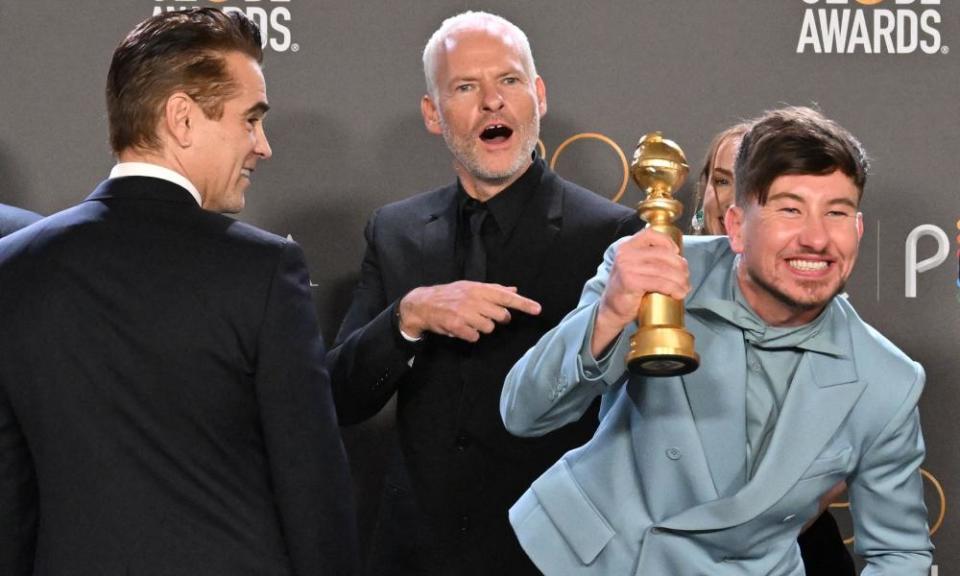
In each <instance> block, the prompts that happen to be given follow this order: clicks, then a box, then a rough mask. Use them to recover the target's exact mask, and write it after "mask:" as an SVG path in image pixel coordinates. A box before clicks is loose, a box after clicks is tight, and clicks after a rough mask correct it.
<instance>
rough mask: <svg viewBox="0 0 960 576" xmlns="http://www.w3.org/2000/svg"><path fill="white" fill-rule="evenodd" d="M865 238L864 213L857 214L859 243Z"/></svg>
mask: <svg viewBox="0 0 960 576" xmlns="http://www.w3.org/2000/svg"><path fill="white" fill-rule="evenodd" d="M861 238H863V212H857V242H859V241H860V239H861Z"/></svg>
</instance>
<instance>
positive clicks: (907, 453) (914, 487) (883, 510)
mask: <svg viewBox="0 0 960 576" xmlns="http://www.w3.org/2000/svg"><path fill="white" fill-rule="evenodd" d="M915 370H916V379H915V380H914V382H913V383H912V386H911V388H910V391H909V393H908V394H907V396H906V398H904V401H903V403H902V404H901V406H900V407H899V409H898V411H897V413H896V414H894V416H893V418H892V419H890V421H889V422H888V423H887V425H886V426H885V428H884V429H883V431H882V432H881V433H880V435H879V436H878V438H877V439H876V440H875V441H874V442H873V444H872V445H871V446H870V447H869V448H867V450H866V452H865V456H864V457H863V459H862V461H861V463H860V466H859V467H858V470H857V472H856V473H855V476H854V477H853V480H852V482H851V483H850V488H849V491H850V510H851V514H852V516H853V524H854V534H855V535H856V544H855V548H856V551H857V553H858V554H860V555H861V556H863V558H864V559H865V560H866V563H867V565H866V567H865V568H864V569H863V571H862V572H861V575H862V576H880V575H883V576H894V575H895V576H926V575H927V574H929V572H930V565H931V562H932V554H931V550H933V545H932V544H931V543H930V537H929V533H928V529H927V509H926V506H925V505H924V502H923V480H922V478H921V476H920V470H919V468H920V463H921V462H922V461H923V457H924V453H925V450H924V444H923V435H922V434H921V432H920V416H919V414H918V411H917V401H918V400H919V398H920V392H921V390H922V389H923V383H924V375H923V369H922V368H921V367H920V365H919V364H915Z"/></svg>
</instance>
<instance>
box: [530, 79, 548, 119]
mask: <svg viewBox="0 0 960 576" xmlns="http://www.w3.org/2000/svg"><path fill="white" fill-rule="evenodd" d="M533 85H534V88H536V91H537V109H538V110H539V111H540V117H541V118H543V115H544V114H546V113H547V85H546V84H544V83H543V78H541V77H539V76H537V79H536V80H534V81H533Z"/></svg>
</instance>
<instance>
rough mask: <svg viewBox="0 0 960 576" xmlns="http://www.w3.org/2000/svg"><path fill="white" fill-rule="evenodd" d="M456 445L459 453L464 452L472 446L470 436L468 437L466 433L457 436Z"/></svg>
mask: <svg viewBox="0 0 960 576" xmlns="http://www.w3.org/2000/svg"><path fill="white" fill-rule="evenodd" d="M455 445H456V447H457V452H463V451H464V450H466V449H467V447H468V446H470V436H468V435H467V434H466V433H465V432H461V433H459V434H457V439H456V442H455Z"/></svg>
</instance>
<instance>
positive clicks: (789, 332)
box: [689, 258, 847, 357]
mask: <svg viewBox="0 0 960 576" xmlns="http://www.w3.org/2000/svg"><path fill="white" fill-rule="evenodd" d="M738 260H739V258H736V259H734V262H733V267H734V268H733V270H734V271H733V273H731V274H730V277H729V285H728V286H727V289H726V290H724V294H723V295H722V296H721V297H720V298H704V299H702V300H699V301H698V302H697V303H696V304H694V303H692V302H691V304H690V306H689V308H690V309H691V310H695V309H696V310H706V311H709V312H711V313H713V315H715V316H717V317H719V318H721V319H722V320H724V321H726V322H728V323H730V324H733V325H734V326H737V327H738V328H740V329H741V330H743V332H744V338H745V339H746V340H747V341H749V342H751V343H753V344H754V345H756V346H759V347H761V348H771V349H776V348H798V349H801V350H809V351H811V352H819V353H822V354H828V355H830V356H837V357H846V356H847V354H846V353H845V352H844V348H843V347H842V346H841V345H839V344H838V343H837V341H838V340H839V337H840V331H839V330H838V328H837V326H836V324H837V321H838V320H837V319H836V316H837V315H836V314H835V311H834V308H835V303H834V302H833V300H831V301H830V302H829V303H828V304H827V306H826V307H825V308H824V309H823V312H821V313H820V315H819V316H817V317H816V318H815V319H814V320H813V321H811V322H809V323H807V324H804V325H802V326H789V327H788V326H770V325H769V324H767V323H766V322H764V321H763V319H761V318H760V317H759V316H758V315H757V314H756V312H754V311H753V309H752V308H751V307H750V304H749V303H748V302H747V299H746V297H745V296H744V295H743V292H742V290H741V289H740V284H739V282H738V281H737V275H736V272H735V271H736V266H737V262H738Z"/></svg>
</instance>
